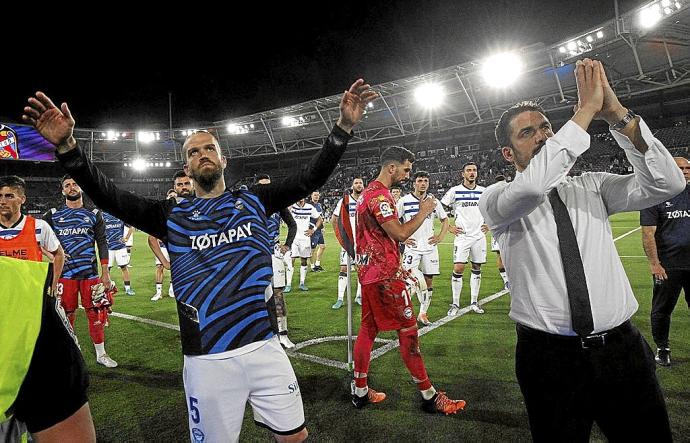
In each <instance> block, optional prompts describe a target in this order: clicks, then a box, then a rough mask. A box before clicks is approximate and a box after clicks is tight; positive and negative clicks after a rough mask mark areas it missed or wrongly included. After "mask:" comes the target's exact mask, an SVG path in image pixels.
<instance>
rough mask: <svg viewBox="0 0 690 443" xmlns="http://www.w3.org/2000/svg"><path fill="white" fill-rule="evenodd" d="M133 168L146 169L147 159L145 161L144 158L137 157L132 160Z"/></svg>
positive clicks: (137, 169)
mask: <svg viewBox="0 0 690 443" xmlns="http://www.w3.org/2000/svg"><path fill="white" fill-rule="evenodd" d="M132 168H134V170H135V171H143V170H144V169H146V161H144V159H143V158H136V159H134V161H133V162H132Z"/></svg>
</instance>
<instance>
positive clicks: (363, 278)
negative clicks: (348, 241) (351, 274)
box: [356, 180, 401, 285]
mask: <svg viewBox="0 0 690 443" xmlns="http://www.w3.org/2000/svg"><path fill="white" fill-rule="evenodd" d="M397 218H398V213H397V211H396V210H395V203H394V200H393V196H392V195H391V193H390V191H389V190H388V188H386V187H385V186H384V185H383V183H381V182H380V181H378V180H374V181H372V182H371V183H369V185H368V186H367V187H366V189H365V190H364V192H363V193H362V196H361V197H360V198H359V201H358V202H357V241H356V245H357V264H358V265H359V271H358V272H359V282H360V283H361V284H363V285H367V284H371V283H376V282H379V281H382V280H388V279H391V278H394V277H395V276H396V275H397V274H399V273H400V272H401V268H400V251H399V249H398V242H396V241H395V240H393V239H392V238H390V237H389V236H388V234H386V231H384V230H383V228H382V227H381V225H382V224H383V223H386V222H388V221H391V220H395V219H397Z"/></svg>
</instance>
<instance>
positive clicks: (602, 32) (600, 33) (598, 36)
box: [597, 31, 604, 39]
mask: <svg viewBox="0 0 690 443" xmlns="http://www.w3.org/2000/svg"><path fill="white" fill-rule="evenodd" d="M597 38H599V39H602V38H604V31H597Z"/></svg>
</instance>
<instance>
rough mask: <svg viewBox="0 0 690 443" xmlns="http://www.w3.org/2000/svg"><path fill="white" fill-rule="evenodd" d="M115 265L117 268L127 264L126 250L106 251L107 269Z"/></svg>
mask: <svg viewBox="0 0 690 443" xmlns="http://www.w3.org/2000/svg"><path fill="white" fill-rule="evenodd" d="M116 264H117V265H118V266H127V265H128V264H129V254H128V253H127V248H122V249H116V250H112V249H110V250H108V267H109V268H112V267H113V266H115V265H116Z"/></svg>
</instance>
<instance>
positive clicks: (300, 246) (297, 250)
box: [292, 237, 311, 258]
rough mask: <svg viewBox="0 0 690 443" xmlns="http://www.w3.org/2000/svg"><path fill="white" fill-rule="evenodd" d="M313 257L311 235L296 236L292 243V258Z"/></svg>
mask: <svg viewBox="0 0 690 443" xmlns="http://www.w3.org/2000/svg"><path fill="white" fill-rule="evenodd" d="M297 257H302V258H309V257H311V240H310V239H309V237H304V238H296V239H295V241H294V242H293V243H292V258H297Z"/></svg>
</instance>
